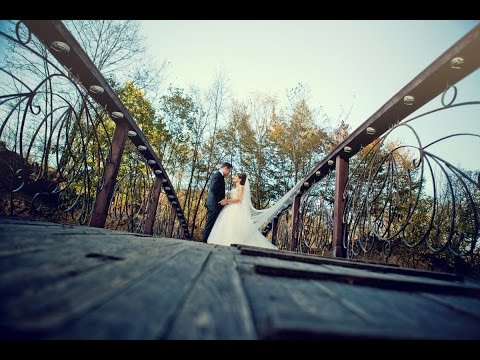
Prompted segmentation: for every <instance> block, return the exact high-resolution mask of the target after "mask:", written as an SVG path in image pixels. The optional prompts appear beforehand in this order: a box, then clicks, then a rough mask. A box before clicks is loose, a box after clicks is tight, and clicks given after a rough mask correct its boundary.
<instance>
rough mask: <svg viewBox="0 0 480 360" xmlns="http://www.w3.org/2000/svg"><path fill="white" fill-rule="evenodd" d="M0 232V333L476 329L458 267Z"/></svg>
mask: <svg viewBox="0 0 480 360" xmlns="http://www.w3.org/2000/svg"><path fill="white" fill-rule="evenodd" d="M0 238H1V239H2V240H1V241H0V267H1V273H0V289H1V295H0V312H1V316H0V319H1V320H0V321H1V323H0V337H1V338H35V339H285V338H286V339H295V338H301V339H307V338H359V339H367V338H381V339H479V338H480V283H479V282H477V281H473V280H469V279H467V278H464V277H462V276H460V275H454V274H446V273H438V272H430V271H417V270H410V269H403V268H399V267H395V266H385V265H378V264H369V263H365V262H359V261H349V260H343V259H334V258H326V257H318V256H311V255H302V254H298V253H292V252H282V251H274V250H265V249H258V248H251V247H244V246H239V247H222V246H212V245H207V244H203V243H198V242H192V241H185V240H178V239H165V238H158V237H151V236H146V235H136V234H130V233H122V232H115V231H111V230H106V229H98V228H91V227H80V226H71V225H59V224H52V223H45V222H34V221H25V220H12V219H0Z"/></svg>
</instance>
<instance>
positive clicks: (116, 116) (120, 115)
mask: <svg viewBox="0 0 480 360" xmlns="http://www.w3.org/2000/svg"><path fill="white" fill-rule="evenodd" d="M112 117H113V118H114V119H123V113H121V112H120V111H114V112H112ZM134 132H135V131H134ZM136 134H137V133H135V135H136Z"/></svg>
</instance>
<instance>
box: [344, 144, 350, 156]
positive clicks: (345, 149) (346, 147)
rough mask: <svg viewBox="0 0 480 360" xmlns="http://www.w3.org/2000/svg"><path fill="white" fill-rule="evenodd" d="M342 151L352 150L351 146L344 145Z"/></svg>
mask: <svg viewBox="0 0 480 360" xmlns="http://www.w3.org/2000/svg"><path fill="white" fill-rule="evenodd" d="M343 151H345V152H346V153H347V154H348V153H349V152H351V151H352V148H351V147H350V146H345V147H344V148H343Z"/></svg>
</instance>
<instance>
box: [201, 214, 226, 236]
mask: <svg viewBox="0 0 480 360" xmlns="http://www.w3.org/2000/svg"><path fill="white" fill-rule="evenodd" d="M221 210H222V207H221V206H207V223H206V225H205V230H203V235H202V241H203V242H204V243H206V242H207V240H208V236H209V235H210V233H211V232H212V229H213V225H214V224H215V221H216V220H217V217H218V214H220V211H221Z"/></svg>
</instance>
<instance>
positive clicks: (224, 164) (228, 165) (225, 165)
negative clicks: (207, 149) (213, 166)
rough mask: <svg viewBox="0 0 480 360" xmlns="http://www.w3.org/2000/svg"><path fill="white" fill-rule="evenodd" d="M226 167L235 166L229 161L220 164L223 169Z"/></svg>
mask: <svg viewBox="0 0 480 360" xmlns="http://www.w3.org/2000/svg"><path fill="white" fill-rule="evenodd" d="M224 167H226V168H229V169H231V168H232V167H233V166H232V164H230V163H229V162H224V163H222V165H220V169H223V168H224Z"/></svg>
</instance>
